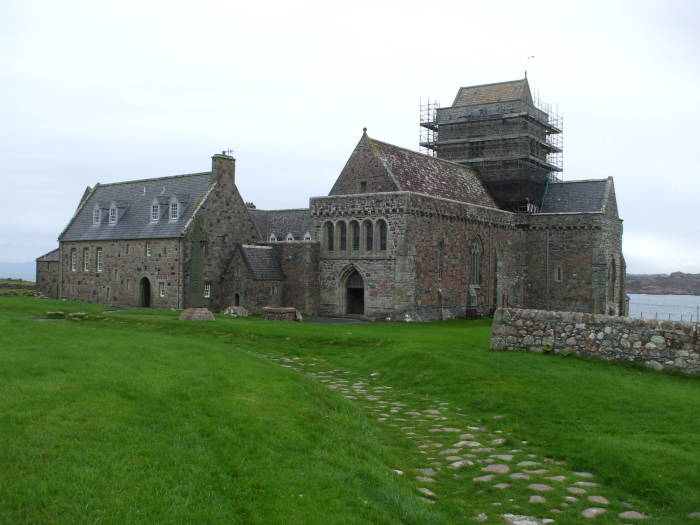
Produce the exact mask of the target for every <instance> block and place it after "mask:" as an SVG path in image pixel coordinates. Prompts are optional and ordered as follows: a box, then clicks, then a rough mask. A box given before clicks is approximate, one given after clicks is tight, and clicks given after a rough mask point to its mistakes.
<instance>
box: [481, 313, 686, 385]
mask: <svg viewBox="0 0 700 525" xmlns="http://www.w3.org/2000/svg"><path fill="white" fill-rule="evenodd" d="M491 349H492V350H526V351H531V352H538V353H544V352H553V353H558V354H559V353H571V354H573V355H578V356H587V357H595V358H598V359H604V360H606V361H625V362H633V363H639V364H643V365H646V366H647V367H649V368H652V369H654V370H676V371H681V372H686V373H689V374H700V329H699V327H698V325H697V324H695V323H684V322H678V321H652V320H644V319H635V318H632V317H613V316H608V315H598V314H587V313H574V312H552V311H545V310H521V309H517V308H499V309H498V310H497V311H496V315H495V316H494V319H493V337H492V339H491Z"/></svg>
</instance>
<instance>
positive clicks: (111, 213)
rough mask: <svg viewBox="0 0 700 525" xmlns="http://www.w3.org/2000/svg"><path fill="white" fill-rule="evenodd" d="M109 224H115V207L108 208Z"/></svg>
mask: <svg viewBox="0 0 700 525" xmlns="http://www.w3.org/2000/svg"><path fill="white" fill-rule="evenodd" d="M109 223H110V224H116V223H117V208H116V207H115V206H112V207H111V208H109Z"/></svg>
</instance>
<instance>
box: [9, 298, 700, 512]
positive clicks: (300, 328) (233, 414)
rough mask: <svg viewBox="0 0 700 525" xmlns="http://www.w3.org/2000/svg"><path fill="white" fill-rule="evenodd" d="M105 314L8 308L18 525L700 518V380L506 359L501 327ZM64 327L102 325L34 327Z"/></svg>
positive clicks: (28, 304) (35, 306)
mask: <svg viewBox="0 0 700 525" xmlns="http://www.w3.org/2000/svg"><path fill="white" fill-rule="evenodd" d="M106 308H107V307H104V306H100V305H87V304H81V303H71V302H61V301H51V300H41V299H34V298H19V297H12V298H10V297H7V298H3V297H0V334H1V335H0V365H1V366H0V450H2V451H3V454H0V523H42V524H43V523H71V524H72V523H119V524H122V523H256V524H257V523H260V524H277V523H279V524H296V523H298V524H316V523H318V524H327V523H338V524H341V523H342V524H345V523H368V524H369V523H426V524H427V523H431V524H432V523H475V522H474V521H472V519H473V518H475V517H477V516H479V515H480V514H483V515H485V516H486V520H485V521H483V523H501V519H500V518H499V515H501V514H504V513H509V512H510V513H515V514H526V515H531V516H538V517H540V518H545V517H548V518H553V519H555V520H556V523H580V522H581V520H582V518H581V512H582V511H583V510H585V509H588V508H591V507H598V508H603V509H606V510H607V511H606V512H605V513H604V514H602V515H601V516H599V517H598V518H596V519H595V520H594V521H595V523H630V522H634V521H635V520H632V519H629V518H628V519H622V518H620V517H619V514H620V513H622V512H629V511H631V510H634V511H637V512H641V513H644V514H646V515H649V516H650V519H648V520H645V521H644V522H645V523H664V524H666V523H684V522H686V519H685V517H686V516H687V515H688V514H689V513H690V512H697V511H700V491H699V490H698V487H700V453H699V452H698V451H699V450H700V420H699V419H698V418H697V414H698V413H700V381H698V379H697V378H689V377H683V376H676V375H668V374H659V373H654V372H649V371H646V370H641V369H637V368H632V367H623V366H620V365H611V364H608V363H603V362H594V361H586V360H580V359H574V358H571V357H568V358H565V357H560V356H551V355H536V354H526V353H495V352H490V351H488V339H489V332H490V323H489V322H488V321H453V322H445V323H430V324H399V323H391V324H368V325H315V324H307V323H303V324H299V323H271V322H265V321H262V320H261V319H259V318H248V319H231V318H225V317H222V316H218V317H217V319H218V320H217V322H215V323H192V322H180V321H178V320H177V312H170V311H144V310H130V311H122V312H112V313H101V312H102V311H103V310H105V309H106ZM52 310H61V311H64V312H75V311H83V312H87V313H88V316H87V318H85V319H59V320H52V321H37V320H34V318H41V317H46V316H45V312H47V311H52ZM514 475H515V476H514ZM484 477H486V478H488V479H485V478H484ZM475 478H476V480H475ZM505 485H507V486H505ZM535 485H537V487H539V488H533V486H535ZM542 486H544V487H547V488H546V489H543V488H542ZM572 489H573V490H572ZM532 496H537V498H535V499H534V500H533V499H532ZM538 498H542V499H544V500H545V501H544V502H538V501H540V500H539V499H538ZM567 498H568V499H567ZM589 498H593V499H589ZM601 498H602V499H601ZM586 521H587V520H586Z"/></svg>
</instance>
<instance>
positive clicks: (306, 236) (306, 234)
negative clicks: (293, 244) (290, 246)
mask: <svg viewBox="0 0 700 525" xmlns="http://www.w3.org/2000/svg"><path fill="white" fill-rule="evenodd" d="M304 240H305V241H310V240H311V234H310V233H309V232H306V233H305V234H304Z"/></svg>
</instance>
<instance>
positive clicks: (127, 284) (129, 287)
mask: <svg viewBox="0 0 700 525" xmlns="http://www.w3.org/2000/svg"><path fill="white" fill-rule="evenodd" d="M126 289H127V290H131V279H127V280H126Z"/></svg>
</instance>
